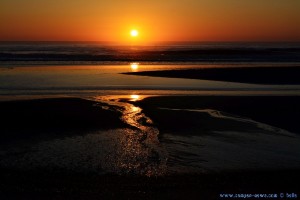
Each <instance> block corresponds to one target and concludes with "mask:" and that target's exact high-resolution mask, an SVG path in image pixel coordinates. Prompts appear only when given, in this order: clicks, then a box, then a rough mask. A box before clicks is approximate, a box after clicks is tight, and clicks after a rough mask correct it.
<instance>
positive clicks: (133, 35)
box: [130, 29, 139, 37]
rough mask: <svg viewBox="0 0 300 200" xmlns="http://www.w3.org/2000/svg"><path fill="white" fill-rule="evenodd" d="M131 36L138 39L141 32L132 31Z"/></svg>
mask: <svg viewBox="0 0 300 200" xmlns="http://www.w3.org/2000/svg"><path fill="white" fill-rule="evenodd" d="M130 35H131V37H137V36H138V35H139V32H138V31H137V30H135V29H134V30H131V31H130Z"/></svg>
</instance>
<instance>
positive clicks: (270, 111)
mask: <svg viewBox="0 0 300 200" xmlns="http://www.w3.org/2000/svg"><path fill="white" fill-rule="evenodd" d="M299 102H300V97H299V96H176V97H170V96H163V97H150V98H146V99H144V100H143V101H140V102H137V105H139V106H141V107H142V108H144V111H145V113H146V114H147V115H148V116H149V117H150V118H152V119H153V121H155V122H156V124H157V125H158V126H159V128H160V129H172V130H178V129H185V128H186V127H190V128H191V127H193V126H198V127H199V126H204V127H205V123H203V124H199V122H198V121H197V118H195V117H193V116H192V114H191V116H183V117H182V115H172V114H171V112H172V111H168V110H162V109H159V108H175V109H176V108H181V109H195V108H196V109H214V110H218V111H222V112H226V113H230V114H233V115H238V116H243V117H245V118H250V119H253V120H256V121H259V122H263V123H266V124H269V125H273V126H275V127H278V128H282V129H286V130H288V131H291V132H295V133H300V127H299V125H298V123H299V118H300V105H299ZM178 122H180V123H178Z"/></svg>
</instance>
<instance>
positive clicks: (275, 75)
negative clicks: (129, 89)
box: [122, 66, 300, 85]
mask: <svg viewBox="0 0 300 200" xmlns="http://www.w3.org/2000/svg"><path fill="white" fill-rule="evenodd" d="M122 74H125V75H138V76H152V77H165V78H186V79H201V80H212V81H225V82H237V83H252V84H266V85H300V79H299V77H298V74H300V67H299V66H293V67H228V68H223V67H222V68H203V69H183V70H160V71H141V72H125V73H122Z"/></svg>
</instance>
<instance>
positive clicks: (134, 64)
mask: <svg viewBox="0 0 300 200" xmlns="http://www.w3.org/2000/svg"><path fill="white" fill-rule="evenodd" d="M130 68H131V71H133V72H136V71H138V69H139V63H130Z"/></svg>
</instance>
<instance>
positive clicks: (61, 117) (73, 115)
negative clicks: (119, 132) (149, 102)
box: [0, 98, 128, 144]
mask: <svg viewBox="0 0 300 200" xmlns="http://www.w3.org/2000/svg"><path fill="white" fill-rule="evenodd" d="M102 105H104V106H105V104H101V103H98V102H94V101H88V100H84V99H79V98H60V99H39V100H25V101H10V102H1V103H0V110H1V117H0V121H1V134H0V144H1V143H5V142H7V141H9V140H14V139H15V138H18V139H21V138H23V139H26V138H32V137H40V136H41V133H42V134H43V135H47V136H49V137H62V135H61V132H63V133H64V134H65V136H70V135H74V134H83V133H85V132H87V131H89V130H98V129H109V128H118V127H128V125H126V124H125V123H123V122H122V121H121V120H120V119H119V117H120V116H119V114H118V113H115V112H113V111H109V110H103V109H102V108H101V106H102ZM56 132H57V134H58V135H56V134H54V133H56ZM48 133H49V134H48ZM50 134H51V135H50Z"/></svg>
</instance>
